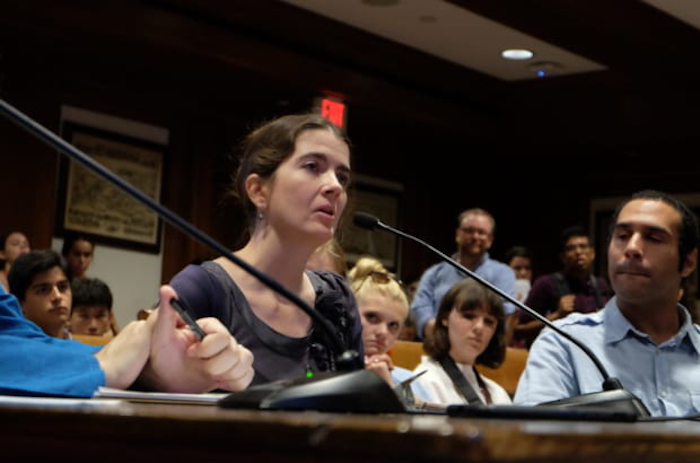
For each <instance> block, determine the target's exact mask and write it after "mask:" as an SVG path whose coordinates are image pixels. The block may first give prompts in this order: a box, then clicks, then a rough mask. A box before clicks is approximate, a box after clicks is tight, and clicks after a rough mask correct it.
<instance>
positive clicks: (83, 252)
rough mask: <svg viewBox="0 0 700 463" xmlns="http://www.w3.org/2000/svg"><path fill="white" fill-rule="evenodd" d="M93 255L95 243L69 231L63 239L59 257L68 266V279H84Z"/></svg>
mask: <svg viewBox="0 0 700 463" xmlns="http://www.w3.org/2000/svg"><path fill="white" fill-rule="evenodd" d="M94 253H95V243H94V242H93V241H92V240H91V239H90V238H88V237H87V236H85V235H83V234H81V233H78V232H73V231H69V232H67V233H66V236H65V237H64V238H63V247H62V248H61V255H63V258H64V259H65V260H66V263H67V264H68V279H69V280H73V279H74V278H85V274H86V272H87V270H88V268H90V264H91V263H92V257H93V255H94Z"/></svg>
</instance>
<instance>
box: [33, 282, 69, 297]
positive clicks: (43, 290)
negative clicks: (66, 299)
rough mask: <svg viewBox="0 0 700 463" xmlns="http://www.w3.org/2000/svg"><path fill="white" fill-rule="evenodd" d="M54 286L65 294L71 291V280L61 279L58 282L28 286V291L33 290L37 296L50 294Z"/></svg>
mask: <svg viewBox="0 0 700 463" xmlns="http://www.w3.org/2000/svg"><path fill="white" fill-rule="evenodd" d="M54 288H56V289H58V292H59V293H61V294H65V293H67V292H69V291H70V282H69V281H68V280H61V281H59V282H56V283H38V284H35V285H32V286H30V287H29V288H27V291H31V292H32V293H34V294H36V295H37V296H48V295H49V294H51V292H52V291H53V289H54Z"/></svg>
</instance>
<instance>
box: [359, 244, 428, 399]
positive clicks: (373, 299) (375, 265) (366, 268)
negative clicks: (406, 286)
mask: <svg viewBox="0 0 700 463" xmlns="http://www.w3.org/2000/svg"><path fill="white" fill-rule="evenodd" d="M348 280H349V281H350V288H351V289H352V291H353V293H355V298H356V299H357V307H358V309H359V311H360V319H361V321H362V343H363V345H364V348H365V368H367V369H368V370H372V371H374V372H375V373H377V374H378V375H379V376H380V377H381V378H382V379H384V381H386V382H387V383H388V384H389V385H391V386H395V385H396V384H398V383H400V382H401V381H404V380H406V379H408V378H410V377H411V376H412V373H411V372H410V371H409V370H406V369H403V368H399V367H395V366H394V364H393V362H392V361H391V357H390V356H389V350H390V349H391V347H392V346H393V345H394V342H396V340H397V339H398V336H399V333H400V332H401V328H402V327H403V324H404V322H405V320H406V317H407V316H408V298H407V297H406V293H405V292H404V290H403V288H402V287H401V285H400V284H399V282H398V281H397V280H396V277H395V276H394V275H392V274H391V273H389V272H388V271H387V269H386V268H384V266H383V265H382V263H381V262H379V261H378V260H377V259H374V258H372V257H362V258H361V259H360V260H358V261H357V264H356V265H355V266H354V267H353V268H352V269H351V270H350V271H349V272H348ZM411 386H412V389H413V392H414V393H415V395H416V396H417V397H420V398H423V399H429V396H428V394H427V392H426V391H425V390H423V389H421V388H420V387H419V388H416V387H415V382H414V383H413V384H412V385H411Z"/></svg>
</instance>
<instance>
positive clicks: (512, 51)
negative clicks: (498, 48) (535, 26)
mask: <svg viewBox="0 0 700 463" xmlns="http://www.w3.org/2000/svg"><path fill="white" fill-rule="evenodd" d="M533 56H535V54H534V53H533V52H531V51H530V50H526V49H524V48H509V49H508V50H503V51H502V52H501V57H502V58H505V59H512V60H526V59H530V58H532V57H533Z"/></svg>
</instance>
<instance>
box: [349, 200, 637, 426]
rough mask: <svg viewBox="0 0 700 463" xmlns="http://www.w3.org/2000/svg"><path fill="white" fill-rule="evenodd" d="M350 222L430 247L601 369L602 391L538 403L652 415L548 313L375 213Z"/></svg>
mask: <svg viewBox="0 0 700 463" xmlns="http://www.w3.org/2000/svg"><path fill="white" fill-rule="evenodd" d="M353 223H354V224H355V225H357V226H358V227H361V228H364V229H367V230H374V229H376V228H380V229H382V230H385V231H388V232H389V233H393V234H395V235H399V236H401V237H403V238H407V239H409V240H411V241H414V242H416V243H418V244H420V245H422V246H424V247H426V248H428V249H430V250H431V251H433V252H434V253H435V254H437V255H438V256H440V257H441V258H442V259H443V260H444V261H445V262H447V263H448V264H450V265H452V266H453V267H454V268H456V269H457V270H459V271H460V272H462V273H463V274H464V275H466V276H469V277H471V278H473V279H474V280H476V281H477V282H479V283H480V284H481V285H483V286H485V287H487V288H488V289H490V290H491V291H493V292H495V293H496V294H498V295H499V296H501V297H502V298H504V299H506V300H507V301H508V302H511V303H513V304H514V305H516V306H517V307H518V308H520V309H521V310H524V311H525V312H527V313H528V314H529V315H530V316H531V317H534V318H536V319H537V320H539V321H541V322H542V323H544V324H545V325H546V326H548V327H549V328H551V329H552V330H553V331H555V332H556V333H558V334H559V335H560V336H563V337H564V338H566V339H568V340H569V341H570V342H572V343H573V344H575V345H576V346H577V347H578V348H579V349H581V350H582V351H583V352H584V353H585V354H586V355H587V356H588V357H589V358H590V359H591V361H592V362H593V363H594V364H595V366H596V368H597V369H598V371H600V374H601V375H602V376H603V387H602V388H603V392H593V393H589V394H582V395H579V396H575V397H571V398H568V399H562V400H556V401H553V402H546V403H543V404H540V405H542V406H550V407H593V408H604V407H605V408H610V409H614V410H615V411H617V412H629V413H634V414H635V415H636V416H637V417H640V418H645V417H649V416H651V413H649V410H647V408H646V406H645V405H644V403H643V402H642V401H641V400H640V399H639V398H638V397H635V396H634V395H633V394H632V393H631V392H629V391H627V390H625V389H624V388H623V387H622V383H620V380H618V379H617V378H613V377H611V376H610V375H609V374H608V372H607V370H606V369H605V367H604V366H603V364H602V363H601V361H600V360H599V359H598V357H597V356H596V355H595V354H594V353H593V351H592V350H591V349H589V348H588V347H587V346H586V345H585V344H583V343H582V342H581V341H579V340H578V339H576V338H575V337H574V336H572V335H570V334H569V333H567V332H566V331H564V330H562V329H561V328H559V327H558V326H556V325H555V324H554V323H552V322H551V321H550V320H549V319H548V318H547V317H545V316H543V315H541V314H540V313H539V312H537V311H535V310H533V309H531V308H530V307H528V306H526V305H525V304H523V303H522V302H520V301H518V300H517V299H515V298H514V297H512V296H511V295H510V294H507V293H506V292H505V291H503V290H501V289H500V288H498V287H496V286H494V285H493V284H491V283H490V282H488V281H486V280H484V279H483V278H481V277H480V276H479V275H477V274H476V273H474V272H472V271H471V270H469V269H468V268H466V267H464V266H463V265H461V264H460V263H459V262H457V261H455V260H454V259H452V258H451V257H450V256H448V255H446V254H444V253H443V252H441V251H440V250H438V249H436V248H435V247H433V246H431V245H430V244H428V243H426V242H425V241H423V240H421V239H419V238H416V237H415V236H412V235H409V234H407V233H404V232H402V231H401V230H398V229H396V228H394V227H391V226H389V225H387V224H385V223H383V222H382V221H381V220H379V219H378V218H377V217H375V216H373V215H371V214H367V213H365V212H357V213H355V216H354V217H353Z"/></svg>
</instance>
